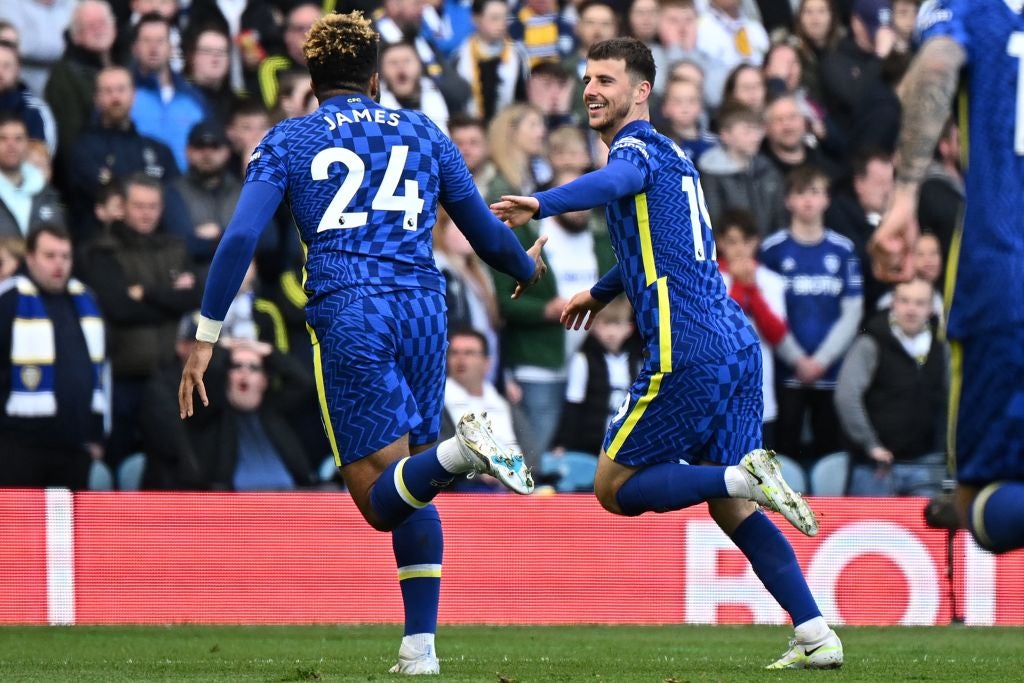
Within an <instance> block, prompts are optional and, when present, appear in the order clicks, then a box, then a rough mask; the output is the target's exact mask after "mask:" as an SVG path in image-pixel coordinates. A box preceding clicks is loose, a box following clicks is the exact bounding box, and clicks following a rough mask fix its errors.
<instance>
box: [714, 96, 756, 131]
mask: <svg viewBox="0 0 1024 683" xmlns="http://www.w3.org/2000/svg"><path fill="white" fill-rule="evenodd" d="M737 123H749V124H750V125H752V126H763V125H764V117H763V116H761V114H760V113H758V112H756V111H754V110H753V109H751V108H750V107H747V106H745V105H742V104H738V103H732V104H726V105H725V106H723V107H722V108H721V109H720V110H719V111H718V130H720V131H722V130H725V129H726V128H728V127H730V126H732V125H735V124H737Z"/></svg>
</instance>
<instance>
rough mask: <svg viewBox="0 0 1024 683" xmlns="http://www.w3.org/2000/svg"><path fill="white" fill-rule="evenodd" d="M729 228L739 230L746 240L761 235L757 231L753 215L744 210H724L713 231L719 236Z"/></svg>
mask: <svg viewBox="0 0 1024 683" xmlns="http://www.w3.org/2000/svg"><path fill="white" fill-rule="evenodd" d="M731 228H736V229H737V230H739V231H740V232H741V233H742V234H743V236H744V237H745V238H747V239H753V238H755V237H759V236H760V235H761V233H760V231H759V230H758V229H757V220H756V219H755V218H754V214H752V213H750V212H749V211H747V210H746V209H726V210H725V211H723V212H722V215H721V216H719V217H718V220H717V221H715V231H716V232H719V233H720V234H724V233H726V232H727V231H728V230H729V229H731Z"/></svg>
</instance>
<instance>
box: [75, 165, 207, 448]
mask: <svg viewBox="0 0 1024 683" xmlns="http://www.w3.org/2000/svg"><path fill="white" fill-rule="evenodd" d="M124 193H125V211H124V220H123V221H120V222H117V223H114V224H113V225H112V226H111V229H110V232H109V234H106V235H101V236H99V237H97V238H96V239H95V240H94V241H93V243H92V244H91V246H90V247H89V248H88V251H87V259H86V263H85V264H84V268H83V271H82V272H83V279H84V280H85V281H86V282H88V283H89V284H90V285H91V286H92V288H93V289H94V290H95V291H96V296H97V298H98V299H99V302H100V306H101V308H102V309H103V311H104V314H105V317H106V319H107V324H108V325H109V333H110V360H111V365H112V371H113V378H114V399H113V426H112V430H111V435H110V444H109V445H110V447H109V454H110V461H111V463H112V464H113V465H115V466H116V465H117V464H119V463H120V460H121V459H122V458H124V457H125V456H126V455H128V454H131V453H135V452H137V451H138V450H139V444H138V435H137V433H136V427H137V421H138V412H139V407H140V403H141V399H142V395H143V393H144V390H145V386H146V382H147V381H148V379H149V377H150V376H151V375H152V374H153V373H154V372H155V371H156V369H157V368H158V367H159V366H160V365H161V364H162V363H166V362H169V361H170V360H171V359H172V358H173V355H174V336H175V331H176V329H177V326H178V322H179V320H180V319H181V316H182V315H184V314H185V313H187V312H189V311H192V310H193V309H195V308H198V307H199V302H200V298H201V295H202V288H201V283H200V282H199V281H198V278H197V277H196V275H195V273H194V271H193V270H192V267H191V264H190V263H189V261H188V256H187V252H186V249H185V243H184V241H183V240H182V239H181V238H180V237H178V236H176V235H171V234H167V233H166V232H165V231H163V230H162V229H161V220H162V214H163V189H162V187H161V186H160V182H159V181H157V180H154V179H153V178H150V177H149V176H146V175H142V174H136V175H133V176H130V177H129V178H128V179H126V180H125V181H124Z"/></svg>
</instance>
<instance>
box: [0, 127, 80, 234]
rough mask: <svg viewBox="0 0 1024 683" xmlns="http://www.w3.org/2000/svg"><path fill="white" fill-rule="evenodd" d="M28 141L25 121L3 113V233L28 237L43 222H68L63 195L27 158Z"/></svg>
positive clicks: (0, 129) (0, 195)
mask: <svg viewBox="0 0 1024 683" xmlns="http://www.w3.org/2000/svg"><path fill="white" fill-rule="evenodd" d="M28 142H29V141H28V131H27V130H26V128H25V122H24V121H23V120H22V119H21V118H20V117H19V116H17V115H16V114H12V113H10V112H0V235H13V236H15V237H25V236H26V235H28V233H29V231H30V230H31V229H32V228H33V227H34V226H36V225H39V224H41V223H55V224H57V225H59V226H61V227H64V225H65V218H64V208H63V206H62V205H61V202H60V195H58V194H57V191H56V190H55V189H53V188H52V187H51V186H50V185H49V184H47V182H46V178H45V177H44V176H43V174H42V173H41V172H40V171H39V170H38V169H37V168H36V167H35V166H33V165H32V164H30V163H28V162H27V160H26V159H27V157H28Z"/></svg>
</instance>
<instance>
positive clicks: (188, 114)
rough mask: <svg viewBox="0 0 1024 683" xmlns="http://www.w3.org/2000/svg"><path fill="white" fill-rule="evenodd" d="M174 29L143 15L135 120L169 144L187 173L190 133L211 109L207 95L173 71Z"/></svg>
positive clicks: (136, 46) (135, 50) (136, 52)
mask: <svg viewBox="0 0 1024 683" xmlns="http://www.w3.org/2000/svg"><path fill="white" fill-rule="evenodd" d="M170 30H171V28H170V24H169V23H168V22H167V20H166V19H164V18H163V17H161V16H160V15H159V14H156V13H151V14H147V15H145V16H143V17H142V18H141V19H139V23H138V24H136V26H135V35H134V40H133V41H132V57H133V60H134V64H135V87H136V92H135V101H134V102H133V103H132V111H131V117H132V121H133V122H134V123H135V125H136V126H137V127H138V129H139V132H140V133H142V134H143V135H149V136H151V137H153V138H156V139H157V140H160V141H161V142H163V143H164V144H165V145H167V146H168V147H169V148H170V150H171V152H172V153H173V154H174V159H175V161H177V163H178V170H184V168H185V165H186V163H187V162H186V160H185V141H186V138H187V137H188V132H189V131H190V130H192V126H194V125H195V124H197V123H199V122H200V121H202V120H203V119H204V118H206V117H207V109H206V102H205V100H204V99H203V96H202V95H200V94H199V93H198V92H197V91H196V90H195V89H194V88H192V86H191V85H189V84H188V82H187V81H185V79H184V78H183V77H182V76H181V74H179V73H178V72H176V71H174V70H173V69H171V40H170Z"/></svg>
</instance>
